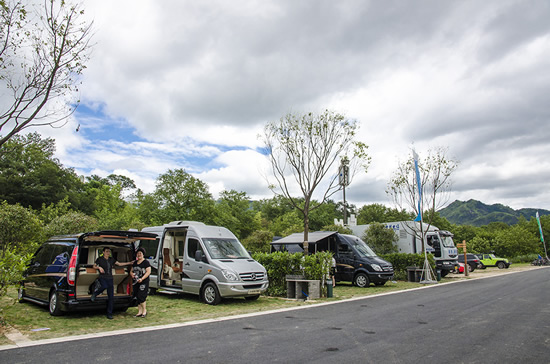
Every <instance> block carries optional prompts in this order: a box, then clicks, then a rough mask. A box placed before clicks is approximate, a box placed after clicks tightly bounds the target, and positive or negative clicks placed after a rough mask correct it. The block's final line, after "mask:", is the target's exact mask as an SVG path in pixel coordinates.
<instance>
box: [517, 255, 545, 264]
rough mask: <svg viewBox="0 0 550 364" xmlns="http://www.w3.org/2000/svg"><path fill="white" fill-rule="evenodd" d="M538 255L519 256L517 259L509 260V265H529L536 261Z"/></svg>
mask: <svg viewBox="0 0 550 364" xmlns="http://www.w3.org/2000/svg"><path fill="white" fill-rule="evenodd" d="M538 257H539V255H538V254H526V255H519V256H517V257H514V258H512V259H510V263H515V264H517V263H531V262H532V261H533V260H536V259H538Z"/></svg>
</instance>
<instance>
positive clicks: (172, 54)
mask: <svg viewBox="0 0 550 364" xmlns="http://www.w3.org/2000/svg"><path fill="white" fill-rule="evenodd" d="M85 8H86V13H87V16H90V17H91V18H93V19H94V27H95V36H94V41H95V43H96V45H95V47H94V51H93V56H92V59H91V61H90V62H89V64H88V69H87V70H86V71H85V73H84V78H83V84H82V86H81V88H80V90H81V95H80V99H81V102H82V104H81V106H80V107H79V109H78V112H77V114H76V115H75V120H73V121H72V122H71V124H70V125H68V126H66V127H65V128H63V129H56V130H53V129H52V130H45V129H40V131H41V132H42V133H43V134H44V135H48V136H53V137H54V138H55V139H56V140H57V146H58V152H57V153H58V157H59V159H60V161H61V163H63V165H65V166H66V167H74V168H75V169H76V171H77V172H78V173H79V174H83V175H90V174H98V175H101V176H106V175H108V174H110V173H117V174H123V175H126V176H128V177H130V178H132V179H133V180H134V181H136V183H137V185H138V186H139V187H140V188H141V189H142V190H144V191H145V192H152V191H153V190H154V186H155V179H156V178H157V177H158V176H159V175H160V174H162V173H165V172H166V171H167V170H168V169H176V168H183V169H185V170H186V171H187V172H190V173H192V174H193V175H194V176H195V177H197V178H199V179H201V180H202V181H204V182H206V183H207V184H208V185H209V186H210V192H211V193H212V194H213V195H214V196H215V197H216V196H217V194H218V193H219V192H220V191H221V190H224V189H228V190H229V189H234V190H237V191H245V192H247V194H248V195H249V196H250V197H251V198H254V199H258V198H269V197H272V194H271V192H270V191H269V189H268V188H267V183H266V181H265V178H264V175H265V173H266V171H267V170H268V165H267V160H266V159H265V157H264V156H262V155H261V154H259V153H258V151H257V150H258V148H260V147H261V141H260V140H259V139H258V137H257V136H258V134H260V133H261V132H262V129H263V126H264V125H265V124H266V123H267V122H269V121H274V120H278V119H279V118H280V117H281V116H283V115H284V114H286V113H288V112H295V113H302V112H309V111H314V112H319V111H322V110H323V109H327V108H328V109H332V110H334V111H337V112H340V113H343V114H345V115H346V116H347V117H349V118H353V119H356V120H358V121H359V123H360V131H359V134H358V139H359V140H361V141H363V142H364V143H366V144H367V145H369V152H370V155H371V157H372V164H371V167H370V169H369V171H368V173H367V174H364V175H360V176H358V177H357V178H355V179H354V181H353V184H352V185H350V186H349V187H348V189H347V191H346V196H347V199H348V201H349V202H351V203H354V204H356V205H357V206H362V205H363V204H368V203H382V204H386V205H388V206H391V202H390V200H389V199H388V197H387V196H386V194H385V189H386V185H387V183H388V180H389V177H390V175H391V173H392V172H393V171H394V170H395V169H396V167H397V163H398V161H399V160H403V159H406V158H407V156H408V154H410V150H411V146H412V145H414V147H415V149H416V150H417V152H418V153H419V155H420V158H422V156H423V155H426V154H427V151H428V149H429V148H430V147H436V146H444V147H448V148H449V151H448V154H449V156H450V157H453V158H456V159H458V160H459V161H460V167H459V168H458V169H457V171H456V172H455V174H454V177H453V181H454V184H453V192H452V195H451V197H450V201H449V202H452V201H454V200H456V199H458V200H463V201H464V200H469V199H477V200H480V201H482V202H484V203H487V204H493V203H503V204H505V205H508V206H510V207H512V208H523V207H535V208H543V209H550V194H549V193H548V192H549V190H550V159H549V156H550V143H549V142H548V141H549V140H550V125H549V120H550V100H549V95H550V21H549V19H550V2H548V1H547V0H540V1H519V0H518V1H508V0H495V1H491V0H484V1H438V0H431V1H408V2H403V1H381V0H380V1H359V0H357V1H346V0H342V1H323V0H320V1H301V0H289V1H285V0H278V1H267V0H266V1H240V0H233V1H223V0H219V1H181V0H177V1H176V0H163V1H153V0H151V1H135V0H132V1H126V0H124V1H123V0H117V1H106V0H102V1H97V0H94V1H91V0H90V1H85ZM78 124H80V129H79V131H78V132H76V126H77V125H78ZM335 172H336V171H335ZM334 198H335V199H340V198H341V194H338V195H335V196H334Z"/></svg>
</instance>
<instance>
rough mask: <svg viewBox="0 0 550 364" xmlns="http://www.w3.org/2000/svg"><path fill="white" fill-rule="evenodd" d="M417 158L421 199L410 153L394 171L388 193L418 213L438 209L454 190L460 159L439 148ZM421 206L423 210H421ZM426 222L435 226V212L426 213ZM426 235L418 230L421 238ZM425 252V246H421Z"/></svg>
mask: <svg viewBox="0 0 550 364" xmlns="http://www.w3.org/2000/svg"><path fill="white" fill-rule="evenodd" d="M417 161H418V169H419V172H420V190H421V191H422V199H421V201H419V194H418V186H417V178H416V168H415V159H414V157H413V156H410V157H409V158H408V159H407V160H406V161H405V162H402V163H400V164H399V165H398V167H397V169H396V170H395V171H394V172H393V174H392V177H391V179H390V181H389V182H388V189H387V190H386V193H387V194H388V195H389V196H390V197H391V198H392V200H393V202H394V203H395V204H396V205H397V206H398V207H399V208H400V209H402V210H403V209H405V208H406V207H408V208H410V209H412V210H413V211H414V213H415V215H419V214H420V212H424V211H425V210H428V211H432V212H435V211H437V210H438V209H440V208H441V207H443V205H445V204H446V203H447V202H448V197H449V195H450V192H451V185H452V183H451V175H452V174H453V172H454V171H455V169H456V168H457V167H458V161H456V160H454V159H451V158H449V157H447V149H445V148H442V147H438V148H434V149H431V150H429V151H428V156H427V157H426V158H425V159H423V160H419V159H417ZM419 207H420V210H419ZM423 217H424V219H423V222H424V223H427V224H428V225H433V220H434V218H435V217H436V214H435V213H431V214H430V213H428V214H424V213H423ZM426 233H427V231H423V234H422V235H424V236H420V233H418V234H417V233H416V232H415V234H417V235H418V238H420V239H422V240H423V241H424V240H425V234H426ZM422 251H424V245H422Z"/></svg>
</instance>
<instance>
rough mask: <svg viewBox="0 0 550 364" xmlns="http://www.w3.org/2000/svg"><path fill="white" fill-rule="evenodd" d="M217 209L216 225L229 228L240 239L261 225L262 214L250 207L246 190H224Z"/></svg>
mask: <svg viewBox="0 0 550 364" xmlns="http://www.w3.org/2000/svg"><path fill="white" fill-rule="evenodd" d="M216 211H217V213H216V221H215V223H216V225H219V226H224V227H226V228H228V229H229V230H231V231H232V232H233V234H235V235H236V236H237V237H238V238H239V239H244V238H246V237H247V236H248V235H250V234H251V233H252V232H253V231H255V230H258V229H259V228H260V227H261V220H260V214H259V213H256V212H255V211H253V210H252V209H250V201H249V199H248V196H247V195H246V193H245V192H237V191H235V190H231V191H222V192H221V193H220V198H219V200H218V202H217V203H216Z"/></svg>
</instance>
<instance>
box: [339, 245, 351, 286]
mask: <svg viewBox="0 0 550 364" xmlns="http://www.w3.org/2000/svg"><path fill="white" fill-rule="evenodd" d="M335 258H336V280H338V281H352V280H353V273H354V272H355V254H354V253H353V250H352V249H351V247H350V246H349V245H348V244H346V243H343V242H338V245H337V251H336V257H335Z"/></svg>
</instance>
